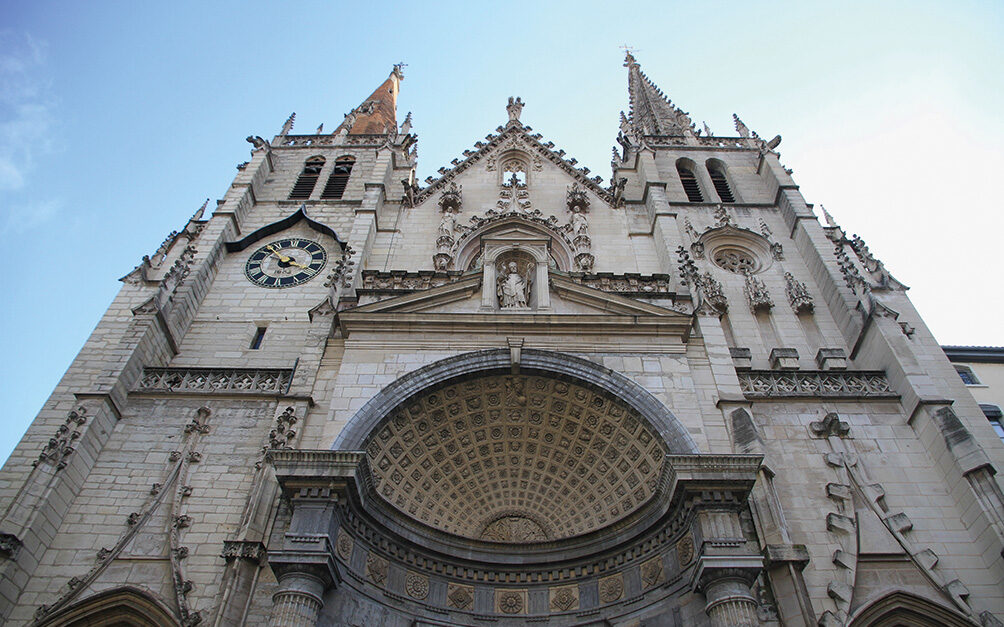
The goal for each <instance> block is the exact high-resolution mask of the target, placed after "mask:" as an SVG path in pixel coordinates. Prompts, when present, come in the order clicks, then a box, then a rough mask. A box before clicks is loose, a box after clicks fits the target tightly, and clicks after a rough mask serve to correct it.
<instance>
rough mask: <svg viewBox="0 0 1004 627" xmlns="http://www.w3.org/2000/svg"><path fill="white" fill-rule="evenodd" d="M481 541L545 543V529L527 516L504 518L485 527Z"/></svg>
mask: <svg viewBox="0 0 1004 627" xmlns="http://www.w3.org/2000/svg"><path fill="white" fill-rule="evenodd" d="M481 539H482V540H487V541H488V542H543V541H544V540H547V534H546V533H545V532H544V529H543V528H542V527H541V526H540V525H539V524H538V523H537V522H535V521H534V520H532V519H530V518H528V517H526V516H503V517H501V518H498V519H496V520H493V521H492V522H490V523H488V524H487V525H486V526H485V530H484V531H483V532H482V533H481Z"/></svg>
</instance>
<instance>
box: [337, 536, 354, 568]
mask: <svg viewBox="0 0 1004 627" xmlns="http://www.w3.org/2000/svg"><path fill="white" fill-rule="evenodd" d="M352 544H353V542H352V537H351V536H350V535H349V534H347V533H345V531H344V530H342V531H339V532H338V539H337V540H335V554H336V555H337V556H338V558H339V559H341V560H342V561H343V562H345V563H346V564H348V563H349V562H350V561H351V560H352Z"/></svg>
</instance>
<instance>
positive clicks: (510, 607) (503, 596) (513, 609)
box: [495, 590, 527, 614]
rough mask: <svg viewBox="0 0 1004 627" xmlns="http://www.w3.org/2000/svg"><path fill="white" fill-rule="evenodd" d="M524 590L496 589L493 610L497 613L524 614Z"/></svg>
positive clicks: (525, 594)
mask: <svg viewBox="0 0 1004 627" xmlns="http://www.w3.org/2000/svg"><path fill="white" fill-rule="evenodd" d="M526 608H527V593H526V590H496V591H495V611H496V612H497V613H499V614H525V613H526Z"/></svg>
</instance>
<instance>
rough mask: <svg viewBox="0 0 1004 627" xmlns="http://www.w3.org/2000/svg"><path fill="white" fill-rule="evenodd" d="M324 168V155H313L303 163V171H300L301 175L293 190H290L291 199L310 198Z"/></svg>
mask: <svg viewBox="0 0 1004 627" xmlns="http://www.w3.org/2000/svg"><path fill="white" fill-rule="evenodd" d="M323 168H324V157H311V158H310V159H307V162H306V163H305V164H304V165H303V172H300V176H299V177H297V179H296V184H295V185H293V190H292V191H291V192H289V198H290V200H301V199H302V200H305V199H307V198H310V195H311V194H312V193H313V192H314V186H315V185H317V178H318V177H319V176H321V170H322V169H323Z"/></svg>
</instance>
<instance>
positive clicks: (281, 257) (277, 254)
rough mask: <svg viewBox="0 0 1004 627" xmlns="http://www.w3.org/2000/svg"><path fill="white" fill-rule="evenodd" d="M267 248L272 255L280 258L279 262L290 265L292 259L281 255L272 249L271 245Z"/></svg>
mask: <svg viewBox="0 0 1004 627" xmlns="http://www.w3.org/2000/svg"><path fill="white" fill-rule="evenodd" d="M266 248H267V249H268V251H269V252H270V253H272V254H273V255H275V256H276V257H278V258H279V261H281V262H283V263H290V257H286V256H283V255H280V254H279V252H278V251H277V250H276V249H274V248H272V245H271V244H270V245H268V246H266Z"/></svg>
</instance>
